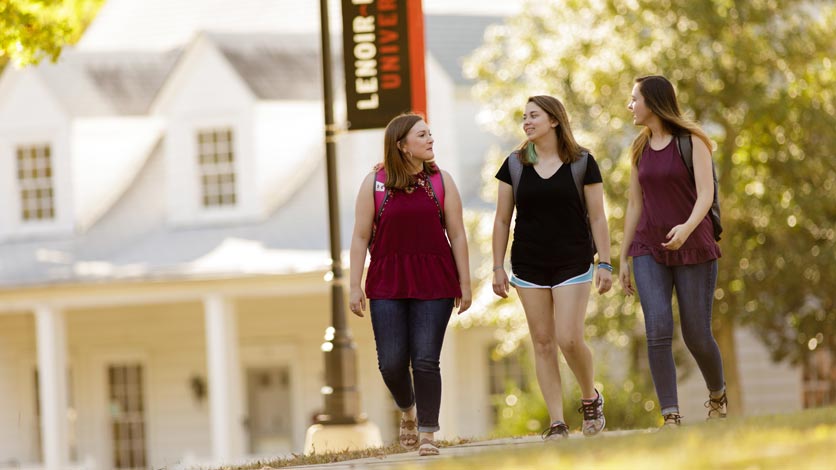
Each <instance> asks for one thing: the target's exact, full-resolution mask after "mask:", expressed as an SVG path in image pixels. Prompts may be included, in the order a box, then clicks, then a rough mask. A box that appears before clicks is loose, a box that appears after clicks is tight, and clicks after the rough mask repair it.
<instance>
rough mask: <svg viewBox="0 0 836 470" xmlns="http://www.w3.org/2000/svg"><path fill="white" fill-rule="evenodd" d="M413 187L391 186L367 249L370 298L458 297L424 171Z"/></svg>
mask: <svg viewBox="0 0 836 470" xmlns="http://www.w3.org/2000/svg"><path fill="white" fill-rule="evenodd" d="M417 182H418V184H417V185H416V186H415V187H414V189H413V190H411V192H407V191H398V190H391V192H390V194H389V196H388V197H387V198H386V201H385V203H384V205H383V211H382V213H381V215H380V220H379V221H378V223H377V229H376V230H375V233H374V240H373V243H372V246H371V247H370V249H369V251H370V254H371V262H370V264H369V270H368V273H367V274H366V297H368V298H369V299H419V300H433V299H445V298H454V297H461V295H462V292H461V286H460V285H459V275H458V271H457V270H456V263H455V260H454V259H453V250H452V248H450V242H449V241H448V240H447V234H446V232H445V230H444V227H443V226H442V224H441V217H439V213H440V211H441V208H440V207H439V206H438V203H437V202H436V199H435V197H434V196H433V194H432V189H431V188H430V187H429V186H428V184H427V177H426V175H424V174H423V173H419V174H418V175H417Z"/></svg>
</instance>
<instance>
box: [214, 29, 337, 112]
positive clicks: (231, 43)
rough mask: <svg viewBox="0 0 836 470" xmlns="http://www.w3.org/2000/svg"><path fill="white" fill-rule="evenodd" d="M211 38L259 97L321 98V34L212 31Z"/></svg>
mask: <svg viewBox="0 0 836 470" xmlns="http://www.w3.org/2000/svg"><path fill="white" fill-rule="evenodd" d="M208 37H209V38H210V40H211V41H212V42H214V43H215V44H216V45H217V47H218V49H219V50H220V51H221V53H222V54H223V55H224V57H225V58H226V60H227V61H229V63H230V65H232V67H233V68H234V69H235V70H236V71H237V72H238V74H239V75H240V76H241V78H242V79H243V80H244V81H245V82H246V84H247V86H249V88H250V90H252V92H253V94H255V96H257V97H258V98H259V99H263V100H319V99H321V96H322V85H321V83H322V78H321V76H322V73H321V69H322V66H321V60H320V54H319V37H318V36H315V35H312V34H296V35H288V34H268V33H261V34H222V33H210V34H208Z"/></svg>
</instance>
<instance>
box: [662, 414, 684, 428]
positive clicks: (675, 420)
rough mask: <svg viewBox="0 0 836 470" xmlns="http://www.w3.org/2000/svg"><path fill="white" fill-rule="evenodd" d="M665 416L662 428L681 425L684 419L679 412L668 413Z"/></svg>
mask: <svg viewBox="0 0 836 470" xmlns="http://www.w3.org/2000/svg"><path fill="white" fill-rule="evenodd" d="M663 418H665V422H664V424H662V428H661V429H676V428H678V427H679V426H680V421H681V420H682V416H680V414H679V413H668V414H666V415H664V416H663Z"/></svg>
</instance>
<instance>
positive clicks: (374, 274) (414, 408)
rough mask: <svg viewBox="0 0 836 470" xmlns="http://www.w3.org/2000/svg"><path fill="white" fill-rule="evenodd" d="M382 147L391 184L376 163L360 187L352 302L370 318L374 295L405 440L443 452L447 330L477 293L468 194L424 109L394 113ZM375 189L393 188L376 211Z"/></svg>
mask: <svg viewBox="0 0 836 470" xmlns="http://www.w3.org/2000/svg"><path fill="white" fill-rule="evenodd" d="M383 151H384V160H383V167H384V169H385V172H386V175H385V183H379V182H377V181H376V178H375V174H376V172H373V173H371V174H369V175H368V176H367V177H366V179H365V180H363V183H362V185H361V186H360V192H359V194H358V195H357V204H356V209H355V221H354V234H353V236H352V239H351V274H350V289H351V291H350V295H349V307H350V308H351V311H352V312H354V314H355V315H357V316H360V317H362V316H363V311H364V310H365V309H366V297H368V298H369V310H370V312H371V320H372V328H373V330H374V338H375V345H376V346H377V362H378V367H379V369H380V372H381V375H382V376H383V381H384V382H385V383H386V386H387V387H388V388H389V391H390V392H391V393H392V397H393V398H394V399H395V403H396V404H397V406H398V408H400V409H401V411H402V412H403V415H402V417H401V425H400V437H399V440H400V443H401V445H402V446H403V447H405V448H407V449H414V448H416V447H417V448H418V452H419V453H420V454H421V455H435V454H438V447H437V446H436V445H435V442H434V440H433V436H434V433H435V432H436V431H438V430H439V426H438V412H439V407H440V405H441V373H440V368H439V358H440V355H441V345H442V342H443V340H444V332H445V331H446V329H447V322H448V321H449V320H450V314H451V313H452V311H453V307H454V306H455V307H458V309H459V313H462V312H464V311H465V310H467V309H468V308H469V307H470V301H471V290H470V289H471V288H470V272H469V271H468V259H467V258H468V254H467V239H466V238H465V231H464V222H463V220H462V203H461V197H460V196H459V192H458V190H457V189H456V184H455V183H454V182H453V179H452V178H451V177H450V175H449V174H448V173H447V172H445V171H441V170H439V169H438V167H437V166H436V165H435V163H433V159H434V158H435V154H434V153H433V138H432V134H431V133H430V129H429V128H428V127H427V123H426V122H424V120H423V119H422V118H421V116H418V115H415V114H404V115H400V116H398V117H396V118H394V119H392V121H391V122H389V124H388V125H387V126H386V132H385V135H384V145H383ZM438 172H441V176H442V178H441V186H442V187H441V188H436V187H434V186H433V184H432V182H431V180H433V179H434V180H436V182H438V179H437V178H436V177H435V176H432V175H436V174H437V173H438ZM377 185H380V186H381V187H379V188H378V187H376V186H377ZM377 190H380V191H386V193H387V194H386V198H385V199H384V200H383V205H382V207H380V208H379V209H377V210H376V208H375V197H374V194H375V191H377ZM442 192H443V195H444V196H443V197H438V195H439V194H442ZM442 201H443V202H442ZM448 239H449V241H448ZM367 249H368V250H369V253H370V255H371V261H370V263H369V269H368V272H367V274H366V291H365V294H364V292H363V289H362V288H361V287H360V281H361V279H362V277H363V266H364V264H365V260H366V250H367ZM410 365H411V366H412V374H410Z"/></svg>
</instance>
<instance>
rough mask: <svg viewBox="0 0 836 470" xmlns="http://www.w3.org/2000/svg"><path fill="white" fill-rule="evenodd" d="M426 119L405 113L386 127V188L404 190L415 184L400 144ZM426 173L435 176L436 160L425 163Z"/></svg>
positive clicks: (384, 148)
mask: <svg viewBox="0 0 836 470" xmlns="http://www.w3.org/2000/svg"><path fill="white" fill-rule="evenodd" d="M423 120H424V117H423V116H421V115H419V114H415V113H404V114H401V115H398V116H395V117H394V118H393V119H392V120H391V121H389V124H387V125H386V131H385V132H384V134H383V168H385V169H386V187H387V188H392V189H400V190H403V189H405V188H406V187H407V186H410V185H411V184H413V183H414V182H415V177H414V176H413V175H412V174H410V172H409V170H408V168H407V161H408V160H407V158H406V155H404V153H403V152H402V151H401V149H400V148H399V146H398V144H399V143H400V142H401V141H402V140H403V139H405V138H406V135H407V134H409V131H411V130H412V128H413V127H415V124H417V123H418V122H419V121H423ZM423 167H424V171H425V172H426V173H427V174H428V175H432V174H435V173H436V172H437V171H438V167H437V166H436V165H435V160H434V159H433V160H430V161H426V162H423Z"/></svg>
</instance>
